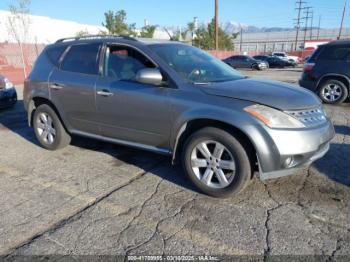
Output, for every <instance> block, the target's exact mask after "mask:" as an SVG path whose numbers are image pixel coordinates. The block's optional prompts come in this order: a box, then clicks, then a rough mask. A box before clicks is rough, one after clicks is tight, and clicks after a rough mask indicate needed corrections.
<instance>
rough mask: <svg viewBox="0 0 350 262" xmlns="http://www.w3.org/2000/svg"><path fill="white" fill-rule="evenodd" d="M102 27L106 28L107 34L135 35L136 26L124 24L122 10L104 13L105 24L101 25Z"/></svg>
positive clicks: (124, 17) (124, 19)
mask: <svg viewBox="0 0 350 262" xmlns="http://www.w3.org/2000/svg"><path fill="white" fill-rule="evenodd" d="M102 25H103V26H104V27H106V28H107V30H108V33H109V34H117V35H136V33H135V28H136V25H135V24H130V25H129V24H127V23H126V12H125V11H124V10H118V11H116V12H113V11H111V10H109V11H107V12H106V13H105V23H102Z"/></svg>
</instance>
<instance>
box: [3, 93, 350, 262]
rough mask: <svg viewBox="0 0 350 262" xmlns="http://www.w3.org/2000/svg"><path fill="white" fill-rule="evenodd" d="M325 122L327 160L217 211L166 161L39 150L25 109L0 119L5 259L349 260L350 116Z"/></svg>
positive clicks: (88, 148) (86, 143)
mask: <svg viewBox="0 0 350 262" xmlns="http://www.w3.org/2000/svg"><path fill="white" fill-rule="evenodd" d="M19 94H21V91H19ZM327 112H328V114H329V115H330V116H331V117H332V119H333V121H334V124H335V128H336V132H337V135H336V138H335V139H334V141H333V142H332V145H331V149H330V151H329V153H328V154H327V155H326V156H325V157H324V158H323V159H321V160H319V161H318V162H316V163H315V164H313V165H312V166H311V167H310V168H309V169H306V170H304V171H302V172H299V173H298V174H295V175H294V176H289V177H285V178H281V179H277V180H271V181H267V182H266V183H263V182H261V181H260V180H259V178H258V174H256V176H255V177H254V179H253V180H252V182H251V183H250V185H249V186H248V188H247V189H246V190H245V191H243V192H241V193H240V194H239V195H237V196H235V197H231V198H229V199H214V198H210V197H207V196H204V195H202V194H199V193H197V192H196V190H195V189H194V188H193V187H192V186H191V185H190V184H189V183H188V182H187V180H186V178H185V177H184V175H183V174H182V171H181V169H180V168H179V167H172V166H171V164H170V160H169V159H167V158H164V157H162V156H158V155H154V154H151V153H146V152H143V151H138V150H134V149H129V148H126V147H122V146H116V145H110V144H106V143H101V142H97V141H92V140H88V139H82V138H75V139H74V141H73V144H72V145H71V146H69V147H67V148H65V149H63V150H61V151H57V152H49V151H46V150H44V149H42V148H40V147H39V146H38V145H37V143H36V141H35V139H34V135H33V132H32V130H31V129H29V128H28V127H27V126H26V122H25V118H26V117H25V112H24V110H23V108H22V105H21V101H20V103H19V104H18V105H17V106H16V107H15V108H14V109H13V110H5V111H1V112H0V148H1V157H0V176H1V184H0V207H1V208H0V255H10V256H12V255H58V254H59V255H116V254H130V255H135V254H137V255H150V254H152V255H169V254H170V255H205V254H206V255H213V254H214V255H258V256H263V255H322V256H324V258H325V261H332V260H334V259H342V258H343V259H345V258H346V256H347V258H349V256H350V207H349V205H350V204H349V203H350V188H349V185H350V171H349V170H350V161H347V160H349V159H350V127H349V124H350V106H349V104H344V105H342V106H332V107H328V106H327ZM343 261H347V260H343Z"/></svg>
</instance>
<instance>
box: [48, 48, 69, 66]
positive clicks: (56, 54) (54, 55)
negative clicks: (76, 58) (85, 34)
mask: <svg viewBox="0 0 350 262" xmlns="http://www.w3.org/2000/svg"><path fill="white" fill-rule="evenodd" d="M66 48H67V46H54V47H50V48H49V49H48V50H47V51H46V54H47V56H48V57H49V59H50V61H51V63H53V64H54V65H55V66H58V65H59V62H60V58H61V56H62V54H63V52H64V51H65V50H66Z"/></svg>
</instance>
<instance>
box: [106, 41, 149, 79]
mask: <svg viewBox="0 0 350 262" xmlns="http://www.w3.org/2000/svg"><path fill="white" fill-rule="evenodd" d="M143 68H155V65H154V64H153V63H152V62H151V61H150V60H149V59H148V58H147V57H145V56H144V55H142V54H141V53H140V52H138V51H137V50H135V49H133V48H130V47H123V46H109V47H107V51H106V56H105V62H104V70H103V72H104V76H108V77H113V78H116V79H118V80H130V81H134V80H135V77H136V75H137V72H138V71H139V70H141V69H143Z"/></svg>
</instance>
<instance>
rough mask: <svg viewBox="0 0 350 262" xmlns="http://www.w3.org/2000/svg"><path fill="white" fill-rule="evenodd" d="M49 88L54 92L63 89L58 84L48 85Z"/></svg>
mask: <svg viewBox="0 0 350 262" xmlns="http://www.w3.org/2000/svg"><path fill="white" fill-rule="evenodd" d="M50 88H51V89H54V90H61V89H62V88H63V85H59V84H56V83H54V84H51V85H50Z"/></svg>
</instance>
